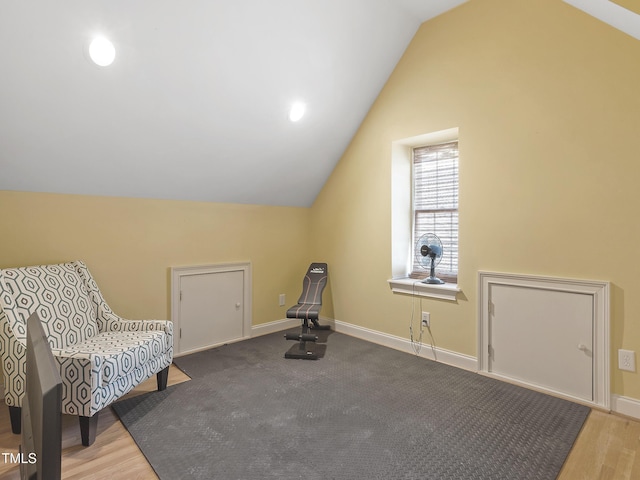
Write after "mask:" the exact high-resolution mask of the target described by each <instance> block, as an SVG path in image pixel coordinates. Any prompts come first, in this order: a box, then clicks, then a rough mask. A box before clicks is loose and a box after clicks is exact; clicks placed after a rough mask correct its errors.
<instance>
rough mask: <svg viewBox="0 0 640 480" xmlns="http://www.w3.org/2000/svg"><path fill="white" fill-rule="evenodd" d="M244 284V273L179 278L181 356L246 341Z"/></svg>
mask: <svg viewBox="0 0 640 480" xmlns="http://www.w3.org/2000/svg"><path fill="white" fill-rule="evenodd" d="M244 281H245V279H244V271H243V270H234V271H223V272H216V273H201V274H193V275H182V276H180V308H179V317H180V331H179V332H176V333H177V334H176V336H177V337H178V341H179V352H180V353H188V352H191V351H196V350H202V349H204V348H207V347H212V346H215V345H220V344H224V343H227V342H230V341H234V340H239V339H241V338H243V336H244V308H245V306H244V301H243V299H244Z"/></svg>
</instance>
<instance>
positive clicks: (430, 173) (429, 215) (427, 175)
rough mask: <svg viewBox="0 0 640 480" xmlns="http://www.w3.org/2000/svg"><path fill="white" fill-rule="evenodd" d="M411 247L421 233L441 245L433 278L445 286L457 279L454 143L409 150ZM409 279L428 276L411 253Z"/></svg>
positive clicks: (456, 168)
mask: <svg viewBox="0 0 640 480" xmlns="http://www.w3.org/2000/svg"><path fill="white" fill-rule="evenodd" d="M413 212H414V218H413V245H414V248H415V242H416V241H417V240H418V239H419V238H420V236H422V235H423V234H425V233H434V234H436V235H437V236H438V237H439V238H440V240H441V241H442V246H443V255H442V259H441V260H440V263H439V264H438V266H437V267H436V275H437V276H438V277H439V278H441V279H442V280H445V281H447V282H453V283H456V282H457V276H458V142H449V143H443V144H440V145H429V146H426V147H419V148H415V149H414V150H413ZM412 270H413V271H412V274H411V276H412V277H426V276H428V274H429V271H428V270H425V269H424V268H423V267H422V266H420V265H419V264H418V263H417V261H416V257H415V252H413V268H412Z"/></svg>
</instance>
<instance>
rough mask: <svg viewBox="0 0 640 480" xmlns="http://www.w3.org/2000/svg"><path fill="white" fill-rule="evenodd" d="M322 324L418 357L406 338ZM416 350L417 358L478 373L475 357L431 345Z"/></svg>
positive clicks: (343, 324)
mask: <svg viewBox="0 0 640 480" xmlns="http://www.w3.org/2000/svg"><path fill="white" fill-rule="evenodd" d="M321 323H326V324H330V325H333V326H334V329H335V331H336V332H339V333H344V334H346V335H351V336H352V337H356V338H360V339H361V340H367V341H368V342H372V343H377V344H378V345H382V346H384V347H389V348H393V349H395V350H400V351H402V352H406V353H411V354H413V355H416V351H415V350H414V345H412V344H411V340H408V339H406V338H402V337H397V336H395V335H389V334H388V333H383V332H379V331H377V330H371V329H369V328H365V327H360V326H358V325H353V324H351V323H346V322H341V321H340V320H332V319H329V318H323V319H321ZM418 347H419V348H418ZM416 350H417V351H418V353H417V356H419V357H422V358H427V359H429V360H434V361H436V362H440V363H446V364H447V365H451V366H454V367H458V368H463V369H464V370H469V371H472V372H476V371H478V361H477V359H476V358H475V357H471V356H469V355H463V354H461V353H457V352H452V351H450V350H445V349H444V348H438V347H434V346H432V345H429V344H421V345H416Z"/></svg>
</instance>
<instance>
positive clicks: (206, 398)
mask: <svg viewBox="0 0 640 480" xmlns="http://www.w3.org/2000/svg"><path fill="white" fill-rule="evenodd" d="M321 333H322V332H321ZM325 335H327V334H325ZM327 336H328V338H327V348H326V352H325V354H324V357H323V358H321V359H319V360H316V361H306V360H288V359H285V358H283V355H284V352H285V351H286V350H287V349H288V348H289V346H290V345H291V343H292V342H286V341H285V340H284V339H283V337H282V334H281V333H278V334H272V335H266V336H263V337H258V338H254V339H251V340H247V341H243V342H240V343H235V344H231V345H225V346H223V347H219V348H215V349H212V350H208V351H204V352H199V353H196V354H193V355H189V356H185V357H181V358H178V359H176V360H175V363H176V364H177V365H178V366H179V367H180V369H182V370H183V371H184V372H185V373H187V374H188V375H189V376H191V377H192V380H191V381H188V382H185V383H182V384H179V385H174V386H172V387H168V388H167V389H166V390H165V391H163V392H152V393H148V394H144V395H140V396H137V397H132V398H129V399H125V400H122V401H120V402H117V403H116V404H114V405H113V409H114V410H115V411H116V413H117V414H118V415H119V417H120V419H121V420H122V423H123V424H124V425H125V427H126V428H127V429H128V430H129V432H130V433H131V435H132V436H133V438H134V440H135V441H136V443H137V444H138V446H139V447H140V449H141V450H142V452H143V453H144V455H145V456H146V457H147V459H148V461H149V463H150V464H151V466H152V467H153V468H154V470H155V471H156V473H157V474H158V476H159V477H160V478H161V479H162V480H175V479H221V480H235V479H246V480H249V479H256V480H257V479H260V480H263V479H301V478H302V479H318V480H327V479H345V480H346V479H348V480H354V479H381V480H382V479H384V480H389V479H437V480H445V479H456V480H464V479H483V480H484V479H505V480H525V479H554V478H556V476H557V474H558V472H559V471H560V468H561V467H562V464H563V463H564V460H565V458H566V456H567V454H568V452H569V450H570V449H571V446H572V445H573V442H574V441H575V439H576V436H577V435H578V433H579V431H580V429H581V427H582V424H583V422H584V420H585V419H586V417H587V415H588V413H589V408H587V407H584V406H581V405H577V404H575V403H572V402H568V401H565V400H561V399H558V398H554V397H550V396H548V395H544V394H541V393H537V392H534V391H530V390H527V389H524V388H520V387H517V386H514V385H509V384H506V383H502V382H499V381H496V380H493V379H490V378H486V377H483V376H481V375H478V374H475V373H472V372H467V371H464V370H460V369H457V368H454V367H450V366H447V365H443V364H439V363H436V362H433V361H430V360H426V359H423V358H418V357H416V356H413V355H410V354H407V353H403V352H399V351H396V350H392V349H389V348H386V347H382V346H379V345H375V344H372V343H369V342H365V341H362V340H358V339H355V338H353V337H349V336H346V335H342V334H339V333H331V334H328V335H327ZM172 368H173V367H172Z"/></svg>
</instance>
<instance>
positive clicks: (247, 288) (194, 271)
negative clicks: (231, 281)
mask: <svg viewBox="0 0 640 480" xmlns="http://www.w3.org/2000/svg"><path fill="white" fill-rule="evenodd" d="M236 271H242V272H243V280H244V285H243V304H244V305H243V309H242V311H243V321H242V338H241V340H244V339H247V338H250V337H251V323H252V316H251V312H252V308H251V284H252V282H251V262H237V263H220V264H216V265H194V266H186V267H171V320H172V321H173V327H174V328H173V335H174V338H175V337H177V338H178V339H179V338H180V328H181V327H182V323H181V319H180V278H181V277H184V276H189V275H203V274H209V273H225V272H236ZM177 344H178V348H175V342H174V354H175V356H180V354H181V353H182V352H181V351H180V347H179V345H180V341H179V340H178V342H177ZM207 348H210V346H209V347H207ZM189 353H192V352H189Z"/></svg>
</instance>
